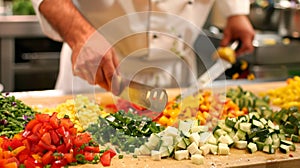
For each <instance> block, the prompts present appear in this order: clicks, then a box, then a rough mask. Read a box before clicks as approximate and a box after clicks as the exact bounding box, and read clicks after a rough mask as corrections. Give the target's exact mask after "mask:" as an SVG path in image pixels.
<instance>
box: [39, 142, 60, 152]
mask: <svg viewBox="0 0 300 168" xmlns="http://www.w3.org/2000/svg"><path fill="white" fill-rule="evenodd" d="M38 147H40V148H41V149H42V150H48V151H52V152H54V151H55V150H56V147H55V146H54V145H47V144H45V143H44V142H43V141H42V140H40V141H39V143H38Z"/></svg>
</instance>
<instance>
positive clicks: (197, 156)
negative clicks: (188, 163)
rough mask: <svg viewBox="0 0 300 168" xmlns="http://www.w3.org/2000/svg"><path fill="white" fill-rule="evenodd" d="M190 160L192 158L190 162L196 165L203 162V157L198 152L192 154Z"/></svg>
mask: <svg viewBox="0 0 300 168" xmlns="http://www.w3.org/2000/svg"><path fill="white" fill-rule="evenodd" d="M191 160H192V163H193V164H196V165H201V164H204V157H203V156H202V155H200V154H195V155H192V156H191Z"/></svg>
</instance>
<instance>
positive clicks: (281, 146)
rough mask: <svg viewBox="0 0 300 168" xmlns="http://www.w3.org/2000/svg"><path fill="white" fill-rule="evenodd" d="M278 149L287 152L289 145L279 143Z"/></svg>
mask: <svg viewBox="0 0 300 168" xmlns="http://www.w3.org/2000/svg"><path fill="white" fill-rule="evenodd" d="M279 150H280V152H282V153H288V152H290V147H289V146H288V145H284V144H281V145H280V146H279Z"/></svg>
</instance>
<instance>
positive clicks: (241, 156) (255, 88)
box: [20, 82, 300, 168]
mask: <svg viewBox="0 0 300 168" xmlns="http://www.w3.org/2000/svg"><path fill="white" fill-rule="evenodd" d="M285 85H286V84H285V82H269V83H254V84H244V85H241V86H242V88H243V89H244V90H249V91H252V92H254V93H260V92H263V91H266V90H269V89H271V88H278V87H282V86H285ZM228 87H236V86H228ZM167 92H168V95H169V98H170V99H172V98H174V97H175V96H177V95H178V93H180V92H181V90H180V89H168V90H167ZM87 96H89V97H90V98H93V99H95V100H96V101H97V102H99V103H100V104H108V103H113V102H114V101H115V98H114V97H113V96H112V94H110V93H96V94H89V95H87ZM72 98H73V95H66V96H49V97H47V96H45V97H38V98H37V97H31V96H27V97H22V98H20V99H21V100H22V101H24V102H25V103H26V104H28V105H33V106H43V107H53V106H56V105H57V104H60V103H63V102H65V101H66V100H67V99H72ZM76 167H78V168H93V167H95V168H99V167H101V165H99V164H98V165H78V166H76ZM111 167H116V168H122V167H124V168H125V167H126V168H131V167H132V168H139V167H141V168H145V167H149V168H150V167H151V168H152V167H155V168H157V167H164V168H177V167H178V168H182V167H188V168H193V167H197V168H198V167H249V168H250V167H251V168H266V167H270V168H279V167H280V168H285V167H286V168H294V167H300V144H296V151H295V152H290V153H288V154H283V153H280V152H279V151H277V153H276V154H266V153H263V152H260V151H259V152H255V153H254V154H249V153H247V152H246V151H245V150H238V149H233V148H231V149H230V154H229V155H224V156H222V155H211V154H210V155H207V156H205V163H204V165H200V166H199V165H194V164H192V163H191V160H183V161H176V160H174V159H171V158H169V159H162V160H161V161H153V160H151V158H150V157H147V156H138V158H134V157H132V156H130V155H129V156H125V157H124V158H123V159H118V158H117V157H115V158H113V160H112V165H111Z"/></svg>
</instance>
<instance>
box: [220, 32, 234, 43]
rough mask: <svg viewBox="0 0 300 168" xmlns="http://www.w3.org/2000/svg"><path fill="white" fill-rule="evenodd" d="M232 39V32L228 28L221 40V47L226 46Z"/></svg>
mask: <svg viewBox="0 0 300 168" xmlns="http://www.w3.org/2000/svg"><path fill="white" fill-rule="evenodd" d="M231 41H232V36H231V33H230V32H229V31H228V30H224V34H223V39H222V40H221V41H220V47H226V46H228V45H229V44H230V42H231Z"/></svg>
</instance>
